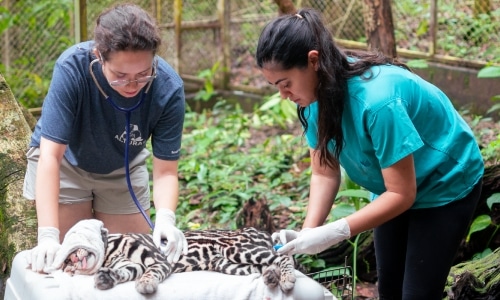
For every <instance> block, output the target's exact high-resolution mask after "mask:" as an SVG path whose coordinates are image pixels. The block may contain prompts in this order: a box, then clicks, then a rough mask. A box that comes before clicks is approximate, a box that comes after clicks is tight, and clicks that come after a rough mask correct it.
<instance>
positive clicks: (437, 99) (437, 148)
mask: <svg viewBox="0 0 500 300" xmlns="http://www.w3.org/2000/svg"><path fill="white" fill-rule="evenodd" d="M371 74H372V77H371V78H370V79H367V78H366V76H357V77H353V78H351V79H350V80H348V96H347V99H346V101H345V108H344V112H343V115H342V128H343V134H344V147H343V148H342V152H341V154H340V157H339V161H340V164H341V166H342V167H343V168H344V169H345V171H346V173H347V175H348V176H349V178H350V179H352V180H353V181H354V182H356V183H357V184H359V185H360V186H362V187H364V188H365V189H367V190H368V191H370V192H372V193H373V194H374V195H375V196H374V198H376V195H380V194H382V193H383V192H384V191H385V186H384V180H383V177H382V172H381V170H382V169H385V168H388V167H390V166H391V165H393V164H394V163H396V162H397V161H399V160H401V159H402V158H404V157H406V156H408V155H410V154H413V159H414V164H415V172H416V179H417V196H416V200H415V203H414V205H413V207H412V208H429V207H437V206H442V205H445V204H447V203H450V202H452V201H454V200H457V199H461V198H463V197H465V196H466V195H467V194H468V193H469V192H470V191H471V190H472V188H473V187H474V185H475V184H476V183H477V182H478V181H479V180H480V179H481V178H482V175H483V171H484V165H483V159H482V156H481V153H480V150H479V147H478V145H477V143H476V140H475V137H474V134H473V133H472V131H471V129H470V127H469V125H468V124H467V123H466V122H465V121H464V120H463V119H462V117H461V116H460V115H459V113H458V112H457V111H456V110H455V108H454V107H453V105H452V103H451V101H450V100H449V99H448V97H447V96H446V95H445V94H444V93H443V92H442V91H441V90H439V89H438V88H437V87H435V86H434V85H432V84H431V83H429V82H427V81H425V80H423V79H422V78H420V77H419V76H418V75H416V74H414V73H411V72H409V71H407V70H405V69H403V68H401V67H398V66H393V65H383V66H375V67H372V68H371ZM367 75H369V74H367ZM304 113H305V117H306V120H307V124H308V127H307V131H306V133H305V134H306V139H307V142H308V144H309V146H310V147H311V148H316V146H317V143H318V138H317V131H318V130H317V128H318V103H317V102H313V103H312V104H311V105H309V106H308V107H306V108H305V111H304ZM333 147H334V141H333V140H332V141H331V142H330V144H329V149H330V151H331V150H332V149H333Z"/></svg>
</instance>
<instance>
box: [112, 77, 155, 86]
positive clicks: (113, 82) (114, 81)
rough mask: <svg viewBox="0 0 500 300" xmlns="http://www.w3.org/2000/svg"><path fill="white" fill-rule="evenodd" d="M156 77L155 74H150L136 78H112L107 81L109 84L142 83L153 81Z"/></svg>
mask: <svg viewBox="0 0 500 300" xmlns="http://www.w3.org/2000/svg"><path fill="white" fill-rule="evenodd" d="M155 78H156V75H151V76H144V77H141V78H137V79H136V80H113V81H110V82H109V85H110V86H126V85H129V84H131V83H134V82H136V83H137V84H143V83H148V82H150V81H153V80H154V79H155Z"/></svg>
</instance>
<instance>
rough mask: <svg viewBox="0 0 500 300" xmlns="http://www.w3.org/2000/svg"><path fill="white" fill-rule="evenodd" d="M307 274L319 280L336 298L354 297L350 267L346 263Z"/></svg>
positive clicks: (344, 299) (345, 299)
mask: <svg viewBox="0 0 500 300" xmlns="http://www.w3.org/2000/svg"><path fill="white" fill-rule="evenodd" d="M307 276H309V277H311V278H312V279H314V280H315V281H317V282H319V283H320V284H321V285H322V286H323V287H324V288H325V289H326V290H327V291H329V292H330V293H332V294H333V295H334V296H335V297H336V298H337V299H338V300H352V299H354V293H353V290H352V288H353V285H352V283H353V278H352V269H351V267H350V266H347V263H344V266H343V267H337V268H331V269H328V270H324V271H319V272H314V273H309V274H307Z"/></svg>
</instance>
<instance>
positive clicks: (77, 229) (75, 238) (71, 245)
mask: <svg viewBox="0 0 500 300" xmlns="http://www.w3.org/2000/svg"><path fill="white" fill-rule="evenodd" d="M107 234H108V230H107V229H106V228H104V224H103V223H102V221H99V220H96V219H89V220H82V221H80V222H78V223H76V224H75V225H74V226H73V227H71V228H70V229H69V230H68V232H67V233H66V235H65V236H64V240H63V242H62V244H61V248H60V249H59V251H58V252H57V254H56V257H55V258H54V263H53V264H52V270H51V271H54V270H57V269H60V268H61V266H62V264H63V262H64V260H65V259H66V258H68V256H69V255H70V254H71V253H72V252H74V251H75V250H76V249H78V248H83V249H85V250H87V251H88V252H89V256H88V258H87V268H86V269H82V270H76V271H75V274H81V275H92V274H95V273H96V272H97V270H99V268H100V267H101V266H102V264H103V262H104V258H105V249H104V247H105V246H106V245H105V244H104V241H103V238H107Z"/></svg>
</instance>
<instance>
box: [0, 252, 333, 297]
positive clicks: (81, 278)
mask: <svg viewBox="0 0 500 300" xmlns="http://www.w3.org/2000/svg"><path fill="white" fill-rule="evenodd" d="M26 253H27V251H22V252H20V253H18V254H17V255H16V257H15V258H14V261H13V264H12V273H11V276H10V278H9V279H8V281H7V289H6V297H5V300H24V299H31V300H37V299H50V300H60V299H61V300H62V299H71V300H79V299H82V300H83V299H85V300H87V299H99V300H108V299H109V300H116V299H127V300H144V299H183V300H205V299H206V300H225V299H228V300H244V299H249V300H292V299H294V300H300V299H304V300H325V299H334V300H335V297H333V296H332V295H331V294H330V296H326V295H327V293H328V292H326V290H325V289H324V288H323V287H322V286H321V285H320V284H318V283H317V282H316V281H314V280H312V279H311V278H309V277H307V276H305V275H304V274H302V273H300V272H299V271H296V272H295V275H296V277H297V281H296V282H295V287H294V289H293V291H291V292H290V293H288V294H284V293H283V292H282V291H281V290H280V288H279V287H276V288H273V289H270V288H268V287H267V286H266V285H265V284H264V281H263V280H262V276H261V275H260V274H252V275H247V276H236V275H226V274H222V273H217V272H209V271H196V272H185V273H174V274H172V275H170V276H169V277H168V278H167V279H165V281H163V282H162V283H160V284H159V285H158V290H157V291H156V293H155V294H152V295H148V296H144V295H141V294H139V293H138V292H137V291H136V290H135V282H126V283H122V284H118V285H117V286H115V287H114V288H112V289H110V290H106V291H101V290H98V289H96V288H94V276H87V275H75V276H70V275H69V274H67V273H64V272H62V271H61V270H58V271H55V272H53V273H52V274H49V275H45V274H40V273H35V272H33V271H31V269H27V268H26V267H27V264H26V259H25V255H26Z"/></svg>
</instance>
